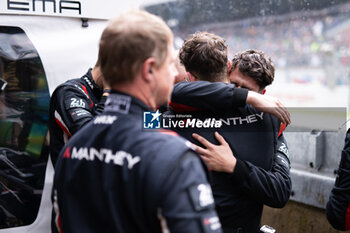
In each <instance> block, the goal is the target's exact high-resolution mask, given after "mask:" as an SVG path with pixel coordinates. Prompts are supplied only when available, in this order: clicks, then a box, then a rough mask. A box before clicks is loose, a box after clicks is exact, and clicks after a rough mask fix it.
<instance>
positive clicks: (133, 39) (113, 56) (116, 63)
mask: <svg viewBox="0 0 350 233" xmlns="http://www.w3.org/2000/svg"><path fill="white" fill-rule="evenodd" d="M172 39H173V34H172V32H171V30H170V28H169V27H168V26H167V25H166V23H165V22H164V21H163V20H162V19H161V18H159V17H158V16H155V15H152V14H150V13H148V12H146V11H142V10H133V11H129V12H125V13H123V14H121V15H120V16H118V17H116V18H114V19H112V20H111V21H110V22H109V24H108V26H107V27H106V28H105V29H104V31H103V33H102V36H101V40H100V48H99V54H98V63H99V64H100V66H101V71H102V74H103V76H104V78H105V81H106V82H107V83H108V84H109V85H110V86H113V85H115V84H120V83H126V82H132V81H133V80H134V79H135V77H136V75H137V74H138V73H139V72H141V67H142V64H143V62H144V61H145V60H146V59H148V58H150V57H154V58H155V60H156V66H158V67H159V66H161V65H162V64H163V62H164V61H165V58H166V57H167V53H168V43H170V42H172Z"/></svg>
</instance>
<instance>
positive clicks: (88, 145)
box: [53, 93, 221, 233]
mask: <svg viewBox="0 0 350 233" xmlns="http://www.w3.org/2000/svg"><path fill="white" fill-rule="evenodd" d="M147 111H149V109H148V108H147V106H145V105H144V104H143V103H142V102H141V101H139V100H138V99H136V98H133V97H131V96H129V95H125V94H122V93H111V94H110V96H109V97H108V99H107V101H106V104H105V110H104V112H103V113H102V114H101V115H98V116H97V117H96V118H94V120H92V121H91V122H90V123H88V124H87V125H86V126H85V127H84V128H83V129H82V130H80V131H79V132H77V133H76V134H75V135H74V136H73V137H72V138H71V139H70V140H69V142H68V143H67V144H66V146H65V147H64V148H63V150H62V152H61V154H60V156H59V158H58V160H57V164H56V170H55V177H54V190H53V194H54V195H53V199H54V200H55V202H54V206H55V209H56V210H59V216H58V218H57V224H58V225H59V226H61V229H62V230H63V231H61V232H65V233H69V232H101V231H103V232H119V233H131V232H144V233H147V232H149V233H157V232H158V233H160V232H162V229H163V230H165V229H166V228H168V229H169V230H170V232H172V233H174V232H175V233H177V232H183V233H188V232H191V233H196V232H221V225H220V221H219V218H218V217H217V214H216V212H215V208H214V207H215V204H214V198H213V196H212V191H211V188H210V185H209V183H208V181H207V177H206V174H205V172H204V169H203V165H202V164H201V161H200V159H199V158H198V155H196V154H195V153H194V152H193V150H192V149H191V144H190V143H189V142H188V141H186V140H184V139H183V138H181V137H179V136H175V135H174V134H176V133H174V132H171V131H164V132H163V131H155V130H147V129H143V122H142V121H143V115H144V113H145V112H147ZM163 232H164V231H163Z"/></svg>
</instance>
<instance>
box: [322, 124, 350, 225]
mask: <svg viewBox="0 0 350 233" xmlns="http://www.w3.org/2000/svg"><path fill="white" fill-rule="evenodd" d="M326 213H327V219H328V221H329V223H330V224H331V225H332V226H333V227H334V228H335V229H337V230H340V231H347V230H350V129H348V131H347V133H346V138H345V145H344V149H343V151H342V153H341V160H340V164H339V169H338V174H337V178H336V180H335V185H334V187H333V189H332V192H331V194H330V196H329V201H328V203H327V208H326Z"/></svg>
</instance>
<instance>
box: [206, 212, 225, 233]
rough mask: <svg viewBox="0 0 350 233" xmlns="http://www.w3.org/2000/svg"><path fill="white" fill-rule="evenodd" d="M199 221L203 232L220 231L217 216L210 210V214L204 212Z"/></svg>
mask: <svg viewBox="0 0 350 233" xmlns="http://www.w3.org/2000/svg"><path fill="white" fill-rule="evenodd" d="M201 223H202V227H203V231H204V232H205V233H209V232H210V233H221V232H222V231H221V223H220V220H219V217H218V216H217V215H216V214H215V212H212V213H210V214H206V215H204V216H203V217H202V218H201Z"/></svg>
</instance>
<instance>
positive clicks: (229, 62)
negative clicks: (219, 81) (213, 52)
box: [227, 60, 232, 73]
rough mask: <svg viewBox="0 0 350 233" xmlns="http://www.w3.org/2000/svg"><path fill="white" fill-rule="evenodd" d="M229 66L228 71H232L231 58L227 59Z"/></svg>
mask: <svg viewBox="0 0 350 233" xmlns="http://www.w3.org/2000/svg"><path fill="white" fill-rule="evenodd" d="M227 66H228V73H230V70H231V67H232V63H231V61H230V60H227Z"/></svg>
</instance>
